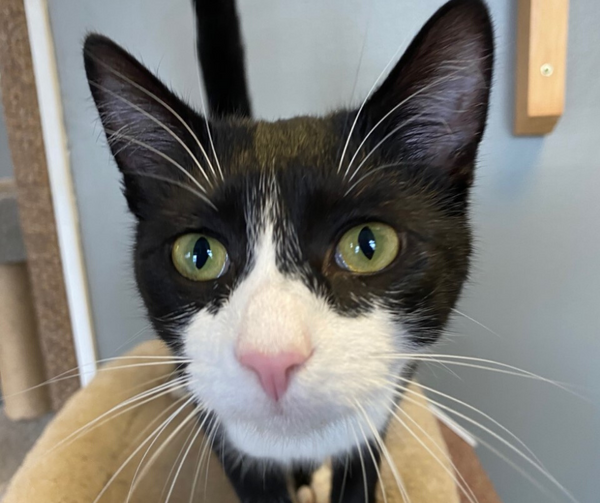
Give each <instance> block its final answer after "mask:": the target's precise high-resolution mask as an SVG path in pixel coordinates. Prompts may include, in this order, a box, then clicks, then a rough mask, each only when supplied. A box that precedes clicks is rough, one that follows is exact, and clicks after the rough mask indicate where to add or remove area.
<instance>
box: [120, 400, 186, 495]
mask: <svg viewBox="0 0 600 503" xmlns="http://www.w3.org/2000/svg"><path fill="white" fill-rule="evenodd" d="M185 398H186V397H185V396H183V397H181V398H179V399H178V400H177V401H175V402H173V403H172V404H171V405H170V406H169V407H167V409H166V410H165V411H163V412H162V413H161V414H160V415H159V417H162V415H164V414H165V413H168V411H169V410H171V409H172V408H173V407H176V406H177V405H178V404H179V403H181V402H182V401H183V400H185ZM155 421H156V420H154V421H152V422H151V423H150V424H149V425H148V426H150V425H152V424H154V422H155ZM168 425H169V423H163V424H162V427H160V431H159V432H158V434H156V435H155V436H154V440H152V442H151V443H150V445H149V446H148V448H147V449H146V452H144V455H143V456H142V459H140V462H139V463H138V466H137V468H136V470H135V473H134V474H133V478H132V479H131V484H130V485H129V492H128V493H127V499H126V500H125V503H129V501H130V500H131V496H132V495H133V493H134V491H135V489H136V488H137V482H138V475H139V473H140V470H141V468H142V466H143V464H144V461H145V460H146V457H147V456H148V454H149V453H150V451H151V450H152V447H154V444H155V443H156V442H157V441H158V439H159V438H160V435H161V434H162V432H163V431H164V430H165V429H166V428H167V427H168ZM148 426H147V427H146V428H144V432H143V433H145V432H146V431H147V429H148Z"/></svg>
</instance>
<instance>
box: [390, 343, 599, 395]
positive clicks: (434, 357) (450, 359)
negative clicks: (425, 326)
mask: <svg viewBox="0 0 600 503" xmlns="http://www.w3.org/2000/svg"><path fill="white" fill-rule="evenodd" d="M382 358H383V359H386V358H389V359H391V360H394V359H400V360H402V359H405V360H413V361H434V362H437V363H445V364H447V365H457V366H461V367H469V368H476V369H482V370H489V371H493V372H499V373H501V374H507V375H513V376H517V377H523V378H527V379H532V380H535V381H541V382H544V383H546V384H550V385H552V386H556V387H557V388H560V389H562V390H563V391H566V392H567V393H569V394H571V395H574V396H576V397H578V398H581V399H582V400H585V401H586V402H588V403H589V399H588V398H586V397H585V396H582V395H579V394H578V393H576V392H575V391H573V390H571V389H569V388H568V387H567V386H566V385H565V384H564V383H561V382H559V381H553V380H552V379H548V378H546V377H542V376H540V375H537V374H534V373H533V372H529V371H528V370H524V369H521V368H519V367H515V366H513V365H508V364H506V363H501V362H497V361H494V360H489V359H485V358H476V357H474V356H460V355H447V354H419V355H414V354H409V353H406V354H402V353H397V354H395V355H394V354H388V355H384V356H383V357H382ZM454 360H465V361H474V362H479V363H486V364H490V365H497V366H498V367H501V368H493V367H486V366H483V365H475V364H471V363H464V362H462V361H458V362H457V361H454ZM504 369H509V370H504Z"/></svg>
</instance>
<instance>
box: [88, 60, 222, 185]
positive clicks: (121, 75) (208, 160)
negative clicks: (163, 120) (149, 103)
mask: <svg viewBox="0 0 600 503" xmlns="http://www.w3.org/2000/svg"><path fill="white" fill-rule="evenodd" d="M94 60H95V61H96V62H97V63H98V64H100V65H102V66H104V67H105V68H106V69H107V70H108V71H109V72H111V73H112V74H113V75H116V76H117V77H119V78H120V79H122V80H124V81H125V82H127V83H129V84H131V85H132V86H133V87H135V88H136V89H138V90H140V91H142V92H143V93H144V94H145V95H146V96H149V97H150V98H152V99H153V100H154V101H156V102H157V103H158V104H160V105H162V106H163V107H165V109H166V110H168V111H169V112H171V113H172V114H173V116H174V117H175V118H176V119H177V120H178V121H179V122H180V123H181V125H182V126H183V127H184V128H185V129H186V130H187V132H188V133H189V134H190V135H191V136H192V138H194V140H195V141H196V144H197V145H198V148H199V149H200V151H201V152H202V154H203V155H204V158H205V159H206V162H207V163H208V166H209V167H210V169H211V171H212V173H213V176H214V174H215V170H214V168H213V165H212V163H211V162H210V158H209V157H208V155H207V154H206V151H205V150H204V147H203V145H202V142H200V140H199V138H198V136H197V135H196V133H194V131H193V129H192V128H191V127H190V125H189V124H188V123H187V122H186V121H185V120H184V119H183V118H182V117H181V116H180V115H179V114H178V113H177V112H176V111H175V110H174V109H173V107H171V106H170V105H169V104H167V103H165V102H164V101H163V100H161V99H160V98H159V97H158V96H156V95H155V94H154V93H152V92H150V91H148V90H147V89H146V88H145V87H143V86H141V85H140V84H138V83H137V82H134V81H133V80H131V79H130V78H129V77H126V76H125V75H123V74H122V73H120V72H118V71H117V70H115V69H114V68H111V67H110V66H109V65H107V64H106V63H104V62H102V61H100V60H98V59H97V58H94Z"/></svg>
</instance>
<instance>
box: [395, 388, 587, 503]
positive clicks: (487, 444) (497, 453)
mask: <svg viewBox="0 0 600 503" xmlns="http://www.w3.org/2000/svg"><path fill="white" fill-rule="evenodd" d="M406 391H410V390H406ZM425 399H426V400H427V401H429V402H431V403H434V401H433V400H431V399H430V398H428V397H425ZM402 400H407V401H409V402H410V403H413V404H414V405H416V406H417V407H420V408H422V409H424V410H427V411H431V410H430V409H429V408H428V407H427V406H426V405H423V404H421V403H419V402H418V401H417V400H414V399H413V398H410V397H408V396H406V395H402ZM436 405H438V406H439V404H436ZM468 433H469V435H471V436H472V437H473V438H474V439H475V440H476V441H477V442H478V443H480V444H481V445H483V446H484V447H486V448H487V449H489V450H490V452H492V453H493V454H495V455H496V456H498V457H499V458H500V459H502V460H503V461H504V462H506V463H507V464H508V465H509V466H511V467H512V468H514V469H515V470H516V471H517V472H519V474H521V475H522V476H523V477H524V478H525V479H527V480H528V481H529V482H530V483H531V484H533V485H534V486H535V487H537V488H538V489H539V490H540V491H541V492H543V493H544V494H546V495H547V496H550V497H551V498H552V499H553V500H555V501H558V500H557V498H556V495H554V494H552V493H551V492H550V491H549V490H548V489H547V488H545V487H544V486H543V485H541V484H540V483H539V482H538V481H537V480H536V479H535V478H533V477H532V476H531V475H530V474H529V473H527V472H526V471H525V470H523V469H522V468H521V467H520V466H518V465H517V464H516V463H515V462H514V461H512V460H510V459H509V458H508V457H507V456H505V455H504V454H503V453H501V452H500V451H499V450H498V449H496V448H494V447H493V446H492V445H491V444H489V443H488V442H486V441H485V440H483V439H482V438H481V437H479V436H477V435H475V434H473V433H472V432H470V431H469V432H468ZM569 499H571V498H569ZM571 501H573V503H580V502H579V501H577V500H575V499H571Z"/></svg>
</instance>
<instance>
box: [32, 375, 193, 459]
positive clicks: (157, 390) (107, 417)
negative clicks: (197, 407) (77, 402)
mask: <svg viewBox="0 0 600 503" xmlns="http://www.w3.org/2000/svg"><path fill="white" fill-rule="evenodd" d="M186 385H187V383H185V382H183V383H182V381H181V382H177V381H170V382H168V383H166V384H163V385H160V386H156V387H154V388H152V389H150V390H148V391H145V392H142V393H139V394H138V395H136V396H134V397H132V398H130V399H128V400H125V401H124V402H121V403H120V404H118V405H116V406H114V407H112V408H111V409H110V410H108V411H106V412H104V413H103V414H101V415H100V416H98V417H97V418H95V419H93V420H92V421H90V422H88V423H86V424H85V425H83V426H81V427H80V428H78V429H77V430H75V431H74V432H72V433H70V434H69V435H68V436H66V437H65V438H63V439H62V440H61V441H60V442H59V443H58V444H56V445H55V446H54V447H52V448H51V449H50V450H49V451H48V452H47V453H46V454H44V456H42V459H45V458H46V457H47V456H49V455H50V454H52V453H53V452H54V451H56V450H58V449H60V448H62V447H67V446H69V445H71V444H72V443H73V442H75V441H77V440H79V438H80V437H81V436H83V435H86V434H88V433H91V432H92V431H93V430H95V429H96V428H100V427H101V426H102V425H104V424H106V423H107V422H108V421H112V420H113V419H116V418H117V417H120V416H122V415H123V414H126V413H128V412H131V411H132V410H133V409H136V408H137V407H141V406H142V405H145V404H147V403H149V402H151V401H153V400H156V399H157V398H160V397H162V396H165V395H167V394H169V393H172V392H173V391H175V390H176V389H181V388H184V387H185V386H186ZM152 395H155V396H152ZM148 397H150V398H148ZM140 400H141V402H140ZM136 402H140V403H136ZM132 404H134V405H132ZM123 408H125V409H124V410H121V409H123ZM117 411H120V412H118V413H117V414H115V415H114V416H111V414H113V413H115V412H117Z"/></svg>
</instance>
